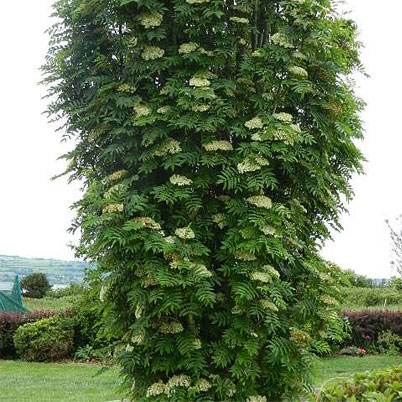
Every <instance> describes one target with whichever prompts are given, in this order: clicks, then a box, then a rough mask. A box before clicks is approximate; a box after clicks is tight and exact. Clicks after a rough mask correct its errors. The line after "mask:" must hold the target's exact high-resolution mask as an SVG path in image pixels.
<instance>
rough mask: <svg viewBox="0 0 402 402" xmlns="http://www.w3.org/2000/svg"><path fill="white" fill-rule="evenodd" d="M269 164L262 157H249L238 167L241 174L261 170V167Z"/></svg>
mask: <svg viewBox="0 0 402 402" xmlns="http://www.w3.org/2000/svg"><path fill="white" fill-rule="evenodd" d="M268 165H269V162H268V161H267V160H266V159H265V158H263V157H262V156H256V157H247V158H246V159H244V160H243V162H240V163H239V164H238V165H237V170H238V171H239V173H240V174H243V173H247V172H255V171H257V170H261V166H268Z"/></svg>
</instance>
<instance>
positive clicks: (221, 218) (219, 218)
mask: <svg viewBox="0 0 402 402" xmlns="http://www.w3.org/2000/svg"><path fill="white" fill-rule="evenodd" d="M225 220H226V216H225V214H215V215H212V221H213V222H215V223H216V224H217V225H218V227H219V228H220V229H223V228H224V227H225V226H226V222H225Z"/></svg>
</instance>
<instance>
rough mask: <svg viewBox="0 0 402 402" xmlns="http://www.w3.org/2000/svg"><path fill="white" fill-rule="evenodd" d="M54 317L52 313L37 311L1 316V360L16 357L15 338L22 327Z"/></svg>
mask: <svg viewBox="0 0 402 402" xmlns="http://www.w3.org/2000/svg"><path fill="white" fill-rule="evenodd" d="M53 315H54V313H53V312H51V311H46V312H44V311H37V312H34V313H28V314H15V313H4V314H1V315H0V359H5V358H7V359H13V358H15V357H16V355H17V354H16V350H15V347H14V342H13V337H14V334H15V331H16V330H17V329H18V328H19V327H20V326H22V325H24V324H27V323H33V322H35V321H38V320H41V319H44V318H49V317H52V316H53Z"/></svg>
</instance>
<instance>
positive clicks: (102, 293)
mask: <svg viewBox="0 0 402 402" xmlns="http://www.w3.org/2000/svg"><path fill="white" fill-rule="evenodd" d="M108 290H109V287H108V286H105V285H103V286H102V287H101V290H100V293H99V300H100V301H101V302H104V301H105V297H106V294H107V292H108Z"/></svg>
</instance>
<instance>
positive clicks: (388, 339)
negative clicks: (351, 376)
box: [377, 330, 402, 355]
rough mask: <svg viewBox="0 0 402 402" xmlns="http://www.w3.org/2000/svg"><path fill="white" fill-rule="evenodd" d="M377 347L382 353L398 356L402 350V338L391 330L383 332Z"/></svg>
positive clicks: (379, 336)
mask: <svg viewBox="0 0 402 402" xmlns="http://www.w3.org/2000/svg"><path fill="white" fill-rule="evenodd" d="M377 345H378V350H379V352H380V353H386V354H390V355H398V354H399V352H400V350H401V349H402V337H400V336H399V335H397V334H394V333H393V332H392V331H390V330H387V331H383V332H380V334H379V335H378V339H377Z"/></svg>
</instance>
